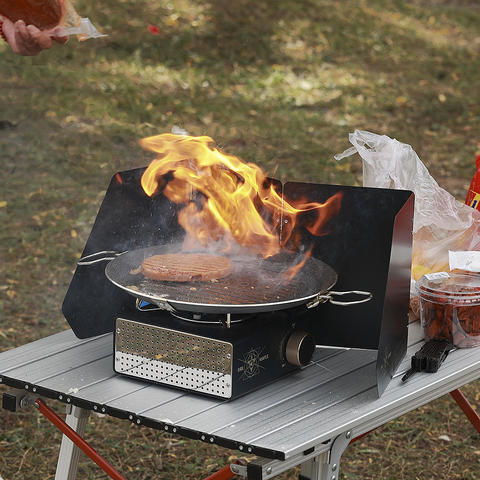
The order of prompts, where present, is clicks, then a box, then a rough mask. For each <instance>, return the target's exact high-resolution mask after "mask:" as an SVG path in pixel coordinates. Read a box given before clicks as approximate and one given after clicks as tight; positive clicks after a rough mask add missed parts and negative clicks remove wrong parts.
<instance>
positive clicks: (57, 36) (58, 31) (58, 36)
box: [50, 27, 69, 43]
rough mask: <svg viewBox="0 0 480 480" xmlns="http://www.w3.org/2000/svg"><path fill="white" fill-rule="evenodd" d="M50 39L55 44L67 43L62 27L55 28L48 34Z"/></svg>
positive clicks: (66, 35)
mask: <svg viewBox="0 0 480 480" xmlns="http://www.w3.org/2000/svg"><path fill="white" fill-rule="evenodd" d="M50 37H51V38H52V40H54V41H55V42H57V43H67V41H68V38H69V37H68V34H67V33H66V31H65V29H64V28H62V27H56V28H54V29H53V30H52V31H51V32H50Z"/></svg>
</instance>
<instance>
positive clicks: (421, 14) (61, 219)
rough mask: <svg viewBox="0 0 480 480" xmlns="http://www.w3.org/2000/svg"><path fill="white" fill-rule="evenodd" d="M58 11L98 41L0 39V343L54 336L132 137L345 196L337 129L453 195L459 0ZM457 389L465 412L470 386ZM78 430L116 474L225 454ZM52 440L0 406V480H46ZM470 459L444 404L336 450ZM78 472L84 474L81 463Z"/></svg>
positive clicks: (174, 1) (425, 460)
mask: <svg viewBox="0 0 480 480" xmlns="http://www.w3.org/2000/svg"><path fill="white" fill-rule="evenodd" d="M76 5H77V9H78V10H79V12H80V13H81V14H83V15H88V16H89V17H91V18H92V20H94V21H95V23H97V24H98V25H101V26H102V27H103V29H104V30H105V32H106V33H108V35H109V36H108V37H107V38H106V39H103V40H98V41H89V42H85V43H83V44H78V43H76V41H75V40H73V39H72V40H71V41H70V42H69V44H67V46H65V47H63V48H56V49H55V50H54V51H51V52H48V53H43V54H41V55H40V56H38V57H35V58H20V57H15V56H14V55H12V54H11V53H9V52H8V51H7V49H6V47H4V46H0V49H1V52H0V53H1V55H0V69H1V71H2V77H1V79H0V89H1V91H0V97H1V99H2V100H1V101H2V103H1V105H2V108H1V110H0V152H1V162H2V163H1V167H2V169H1V170H2V177H1V180H0V185H1V190H0V222H1V224H2V229H1V231H0V315H1V323H0V350H5V349H8V348H12V347H15V346H18V345H21V344H24V343H26V342H29V341H32V340H34V339H37V338H40V337H42V336H45V335H48V334H51V333H54V332H58V331H59V330H62V329H65V328H67V324H66V322H65V320H64V319H63V318H62V315H61V312H60V305H61V302H62V299H63V296H64V294H65V291H66V288H67V286H68V283H69V281H70V278H71V274H72V270H73V268H74V265H75V261H76V259H77V258H78V255H79V253H80V251H81V250H82V248H83V245H84V243H85V241H86V238H87V235H88V233H89V231H90V228H91V225H92V222H93V219H94V218H95V215H96V210H97V207H98V205H99V202H100V200H101V198H102V195H103V192H104V190H105V188H106V185H107V183H108V180H109V178H110V177H111V175H112V174H113V173H114V172H115V171H117V170H123V169H128V168H132V167H135V166H140V165H145V164H146V163H147V161H148V160H147V157H146V155H145V154H144V153H143V152H142V151H141V149H140V148H139V147H138V145H137V141H138V139H139V138H141V137H144V136H147V135H151V134H154V133H161V132H165V131H169V130H170V129H171V127H172V126H173V125H179V126H181V127H183V128H186V129H187V130H188V131H189V132H191V133H192V134H195V135H199V134H207V135H210V136H211V137H213V138H214V139H215V140H216V141H217V142H218V143H219V145H221V146H222V147H223V148H224V149H225V150H227V151H228V152H231V153H235V154H237V155H239V156H241V157H243V158H244V159H246V160H249V161H255V162H257V163H259V164H260V165H262V166H263V167H264V169H265V170H266V171H267V172H269V173H272V172H274V171H276V174H275V175H276V176H277V177H279V178H288V179H291V180H293V179H295V180H308V181H318V182H327V183H350V184H360V182H361V167H360V162H359V160H358V159H352V160H351V161H348V162H344V163H336V162H334V161H333V160H332V155H333V154H334V153H337V152H340V151H342V150H343V149H344V148H346V147H348V144H347V138H348V133H349V132H351V131H353V129H355V128H361V129H365V130H371V131H375V132H377V133H384V134H388V135H389V136H391V137H395V138H397V139H398V140H401V141H403V142H405V143H409V144H411V145H412V146H413V147H414V149H415V150H416V151H417V153H418V154H419V155H420V157H421V158H422V160H423V161H424V162H425V163H426V164H427V166H428V167H429V168H430V171H431V173H432V174H433V175H434V176H435V177H436V179H437V180H438V181H439V183H440V184H441V185H442V186H444V187H446V188H447V189H448V190H449V191H450V192H451V193H453V194H454V195H457V196H458V197H459V198H460V199H462V198H463V197H464V195H465V192H466V189H467V187H468V184H469V181H470V178H471V176H472V173H473V170H474V156H475V153H476V152H478V151H479V150H480V143H479V142H480V139H479V138H478V124H479V120H480V103H479V102H478V98H479V93H480V88H479V87H480V61H479V60H480V59H479V50H480V33H479V30H478V25H479V22H480V7H479V6H478V2H474V1H460V0H457V1H453V0H452V1H448V0H435V1H434V0H431V1H426V0H415V1H394V0H390V1H387V0H371V1H369V2H367V1H366V0H361V1H353V0H345V1H341V2H335V1H331V0H300V1H296V2H291V1H287V0H278V1H264V2H254V1H253V0H239V1H237V2H231V1H226V0H205V1H203V2H192V1H191V0H171V1H170V2H168V3H162V2H151V1H146V0H137V1H135V2H134V1H132V0H117V1H113V0H105V1H104V2H102V3H101V6H100V4H98V2H94V1H93V0H83V1H79V2H77V4H76ZM148 24H156V25H157V26H158V27H159V29H160V34H159V35H156V36H155V35H152V34H150V33H149V32H148V30H147V25H148ZM467 390H468V393H469V394H470V396H471V397H472V398H473V399H474V403H475V404H478V400H479V398H478V385H477V383H474V384H472V385H470V386H469V387H468V389H467ZM442 434H446V435H448V436H449V437H450V438H451V442H445V441H441V440H438V437H439V436H440V435H442ZM87 437H88V438H89V440H91V441H92V443H93V444H94V445H95V446H97V447H98V449H99V451H100V452H101V453H103V454H104V455H105V456H106V457H107V458H109V459H110V460H111V461H112V463H114V464H115V465H116V466H117V467H118V468H119V469H120V470H121V471H122V472H124V473H125V474H126V475H127V477H128V478H129V479H137V478H138V479H147V478H158V479H160V478H165V479H167V478H168V479H170V478H185V479H193V478H201V477H202V475H203V476H206V475H207V474H208V473H209V472H211V471H213V470H215V469H216V468H218V467H219V466H221V465H223V464H224V463H225V462H227V461H228V457H229V456H230V455H231V454H232V453H235V452H229V451H226V450H223V449H220V448H217V447H209V446H205V445H203V444H202V445H199V444H197V443H195V442H192V441H189V440H185V439H179V438H171V437H168V436H166V435H164V434H161V433H159V432H155V431H151V430H147V429H145V428H136V427H132V426H130V424H128V423H127V422H122V421H120V420H115V419H110V418H103V419H99V418H97V417H96V416H93V417H92V418H91V420H90V422H89V425H88V431H87ZM58 441H59V435H58V434H56V433H55V432H54V431H53V429H52V427H50V426H49V425H48V424H47V423H46V422H45V421H44V420H43V419H39V417H38V415H37V414H36V413H35V412H28V413H23V414H16V415H13V414H9V413H7V412H1V414H0V450H1V455H0V475H1V476H3V478H4V479H5V480H12V479H26V480H28V479H33V478H44V479H47V478H53V475H54V469H55V456H56V452H57V446H58ZM479 455H480V453H479V449H478V435H477V434H476V433H475V432H474V431H473V429H472V428H471V427H470V426H469V425H468V424H467V422H466V420H465V418H464V417H463V416H462V415H461V414H460V413H459V411H458V409H457V408H456V407H455V405H453V402H452V401H451V400H450V399H448V398H445V399H440V400H438V401H436V402H432V403H430V404H429V405H428V406H426V407H424V408H422V409H418V410H417V411H416V412H413V413H411V414H408V415H405V416H403V417H401V418H400V419H398V420H396V421H394V422H391V423H390V424H388V425H387V426H385V427H383V428H382V429H379V430H378V431H376V432H375V433H373V434H372V435H371V436H369V437H367V438H365V439H364V440H362V441H361V442H359V443H358V444H355V445H353V446H352V447H351V448H349V449H348V450H347V453H346V455H345V457H344V461H343V464H342V471H343V473H342V475H343V478H348V479H357V478H358V479H360V478H362V479H368V478H375V479H383V480H387V479H414V478H418V479H420V480H427V479H431V478H436V479H452V478H462V479H474V478H479V477H480V466H479V463H478V459H479ZM79 478H103V476H102V475H101V473H99V471H98V469H97V468H96V467H95V466H93V465H91V464H90V463H89V462H87V461H82V464H81V474H80V475H79ZM284 478H292V479H293V478H295V473H291V474H289V475H286V476H284Z"/></svg>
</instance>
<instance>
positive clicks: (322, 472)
mask: <svg viewBox="0 0 480 480" xmlns="http://www.w3.org/2000/svg"><path fill="white" fill-rule="evenodd" d="M351 441H352V432H351V431H348V432H345V433H342V434H341V435H339V436H338V437H336V438H335V440H333V442H332V444H331V447H330V450H329V451H327V452H324V453H322V454H321V455H319V456H317V457H315V458H311V459H310V460H308V461H306V462H303V463H302V465H301V470H300V475H299V480H338V477H339V471H340V458H341V457H342V454H343V452H344V451H345V449H346V448H347V447H348V444H349V443H350V442H351Z"/></svg>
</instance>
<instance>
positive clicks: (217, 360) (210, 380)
mask: <svg viewBox="0 0 480 480" xmlns="http://www.w3.org/2000/svg"><path fill="white" fill-rule="evenodd" d="M232 354H233V347H232V344H230V343H228V342H223V341H220V340H215V339H211V338H206V337H201V336H198V335H192V334H189V333H185V332H179V331H176V330H171V329H169V328H163V327H157V326H154V325H147V324H144V323H139V322H135V321H131V320H124V319H121V318H119V319H117V324H116V329H115V371H116V372H118V373H123V374H127V375H131V376H134V377H137V378H144V379H145V380H150V381H153V382H158V383H164V384H167V385H172V386H176V387H180V388H185V389H189V390H195V391H197V392H200V393H206V394H210V395H215V396H219V397H222V398H230V397H231V395H232Z"/></svg>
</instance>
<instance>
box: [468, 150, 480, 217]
mask: <svg viewBox="0 0 480 480" xmlns="http://www.w3.org/2000/svg"><path fill="white" fill-rule="evenodd" d="M475 163H476V167H477V170H476V171H475V173H474V175H473V178H472V182H471V183H470V188H469V189H468V193H467V198H466V200H465V203H466V204H467V205H469V206H470V207H473V208H476V209H477V210H480V155H477V158H476V159H475Z"/></svg>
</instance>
